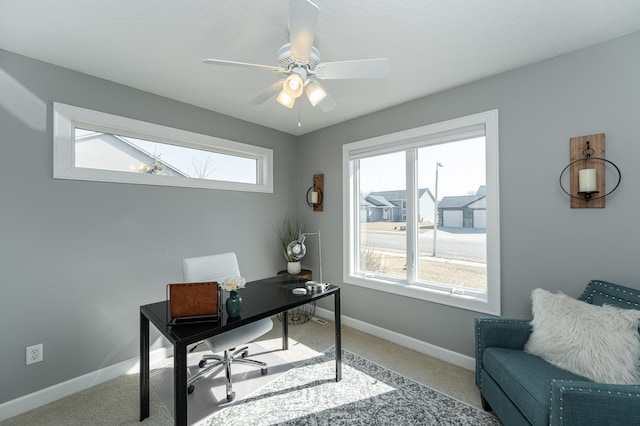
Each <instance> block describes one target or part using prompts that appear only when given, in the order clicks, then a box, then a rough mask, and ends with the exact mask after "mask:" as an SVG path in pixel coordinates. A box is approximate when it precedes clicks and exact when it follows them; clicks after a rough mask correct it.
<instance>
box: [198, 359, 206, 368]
mask: <svg viewBox="0 0 640 426" xmlns="http://www.w3.org/2000/svg"><path fill="white" fill-rule="evenodd" d="M205 365H207V361H206V360H204V359H201V360H200V362H199V363H198V367H200V368H204V366H205Z"/></svg>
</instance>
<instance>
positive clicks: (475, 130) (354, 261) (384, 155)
mask: <svg viewBox="0 0 640 426" xmlns="http://www.w3.org/2000/svg"><path fill="white" fill-rule="evenodd" d="M343 163H344V175H345V179H344V182H345V188H344V194H345V203H344V205H345V214H344V220H345V229H347V230H348V232H347V233H346V234H345V241H344V248H345V253H348V262H345V271H344V280H345V282H347V283H351V284H356V285H361V286H365V287H368V288H372V289H376V290H381V291H387V292H392V293H396V294H401V295H404V296H409V297H415V298H420V299H424V300H430V301H434V302H438V303H444V304H448V305H452V306H457V307H461V308H465V309H471V310H475V311H479V312H485V313H490V314H494V315H498V314H499V313H500V265H499V258H500V257H499V203H498V112H497V111H490V112H486V113H481V114H476V115H473V116H469V117H463V118H460V119H456V120H451V121H447V122H444V123H438V124H434V125H430V126H424V127H421V128H417V129H411V130H407V131H404V132H399V133H395V134H391V135H385V136H381V137H378V138H373V139H369V140H365V141H359V142H354V143H350V144H347V145H345V146H344V149H343Z"/></svg>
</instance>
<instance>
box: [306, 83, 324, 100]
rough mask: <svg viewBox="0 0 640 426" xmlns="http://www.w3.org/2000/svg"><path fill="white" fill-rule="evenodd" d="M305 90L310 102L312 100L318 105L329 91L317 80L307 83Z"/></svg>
mask: <svg viewBox="0 0 640 426" xmlns="http://www.w3.org/2000/svg"><path fill="white" fill-rule="evenodd" d="M304 91H305V93H306V94H307V98H308V99H309V102H311V105H313V106H316V105H318V104H319V103H320V102H322V100H323V99H324V98H326V97H327V92H326V91H325V90H324V88H323V87H322V86H321V85H320V83H318V82H317V81H313V80H312V81H310V82H309V84H307V86H306V87H305V88H304Z"/></svg>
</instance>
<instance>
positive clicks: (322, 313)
mask: <svg viewBox="0 0 640 426" xmlns="http://www.w3.org/2000/svg"><path fill="white" fill-rule="evenodd" d="M316 315H317V316H319V317H321V318H325V319H328V320H331V321H333V319H334V315H333V311H330V310H328V309H324V308H320V307H316ZM341 323H342V324H344V325H346V326H349V327H351V328H355V329H356V330H360V331H363V332H365V333H368V334H371V335H373V336H376V337H380V338H381V339H385V340H388V341H390V342H393V343H395V344H397V345H400V346H404V347H406V348H409V349H413V350H414V351H418V352H420V353H423V354H425V355H429V356H432V357H434V358H437V359H440V360H442V361H446V362H448V363H450V364H453V365H457V366H458V367H462V368H466V369H467V370H471V371H475V369H476V360H475V358H472V357H470V356H467V355H463V354H461V353H458V352H453V351H451V350H449V349H445V348H441V347H440V346H436V345H432V344H430V343H426V342H423V341H422V340H418V339H415V338H413V337H409V336H405V335H404V334H400V333H396V332H395V331H391V330H387V329H386V328H382V327H378V326H376V325H371V324H368V323H366V322H363V321H360V320H357V319H354V318H350V317H347V316H344V315H342V316H341ZM361 355H362V354H361Z"/></svg>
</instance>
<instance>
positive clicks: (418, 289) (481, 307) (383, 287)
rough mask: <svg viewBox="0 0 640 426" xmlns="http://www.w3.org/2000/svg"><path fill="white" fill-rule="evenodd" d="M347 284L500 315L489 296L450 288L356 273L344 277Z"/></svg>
mask: <svg viewBox="0 0 640 426" xmlns="http://www.w3.org/2000/svg"><path fill="white" fill-rule="evenodd" d="M344 282H345V283H346V284H353V285H357V286H360V287H365V288H368V289H370V290H376V291H382V292H385V293H391V294H396V295H399V296H405V297H411V298H413V299H419V300H424V301H427V302H433V303H438V304H441V305H446V306H452V307H455V308H460V309H465V310H468V311H474V312H480V313H484V314H489V315H496V316H499V315H500V309H499V306H498V307H497V309H496V307H494V306H491V305H490V304H489V303H488V301H487V298H486V297H485V298H479V297H476V296H474V295H467V294H456V293H452V292H451V291H449V290H439V289H435V288H429V287H425V286H421V285H412V284H404V283H398V282H394V281H390V280H383V279H371V278H362V277H359V276H354V275H347V276H345V277H344Z"/></svg>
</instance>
